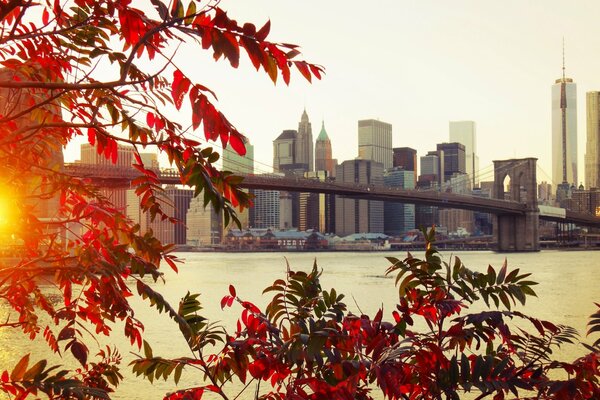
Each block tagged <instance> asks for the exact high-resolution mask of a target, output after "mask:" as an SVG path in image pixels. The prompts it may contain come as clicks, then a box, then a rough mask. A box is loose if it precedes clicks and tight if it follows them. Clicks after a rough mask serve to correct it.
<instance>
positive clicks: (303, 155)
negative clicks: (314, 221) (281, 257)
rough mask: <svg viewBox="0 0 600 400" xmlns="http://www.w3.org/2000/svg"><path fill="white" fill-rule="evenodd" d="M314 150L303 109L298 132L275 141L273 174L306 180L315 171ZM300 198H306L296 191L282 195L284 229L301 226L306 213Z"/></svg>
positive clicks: (287, 132)
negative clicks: (310, 172)
mask: <svg viewBox="0 0 600 400" xmlns="http://www.w3.org/2000/svg"><path fill="white" fill-rule="evenodd" d="M313 151H314V146H313V141H312V127H311V124H310V121H309V120H308V115H307V114H306V110H304V112H303V113H302V117H301V118H300V122H299V123H298V130H297V131H294V130H284V131H283V132H282V133H281V135H279V136H278V137H277V139H275V140H274V141H273V169H274V172H276V173H284V174H285V175H286V176H296V177H303V176H304V174H305V173H306V172H309V171H312V170H313V168H314V160H313ZM301 196H304V195H302V194H300V193H297V192H290V193H283V192H282V193H281V201H282V204H281V220H280V226H281V227H282V228H285V229H290V228H298V227H300V225H301V222H300V218H301V215H303V213H304V214H305V213H306V210H300V207H301V204H300V197H301ZM304 197H306V196H304ZM290 201H291V202H290ZM306 204H307V203H306V201H303V202H302V205H303V206H306ZM290 211H291V214H290Z"/></svg>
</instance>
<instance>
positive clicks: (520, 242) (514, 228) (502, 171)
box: [493, 158, 540, 252]
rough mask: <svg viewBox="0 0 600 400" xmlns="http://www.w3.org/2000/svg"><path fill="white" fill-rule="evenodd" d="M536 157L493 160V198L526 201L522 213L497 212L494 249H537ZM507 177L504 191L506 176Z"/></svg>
mask: <svg viewBox="0 0 600 400" xmlns="http://www.w3.org/2000/svg"><path fill="white" fill-rule="evenodd" d="M536 161H537V158H523V159H512V160H501V161H494V193H493V197H494V198H496V199H506V200H513V201H519V202H521V203H525V205H526V209H525V214H523V215H514V214H513V215H506V214H498V215H497V216H496V221H495V223H494V238H495V241H496V243H497V247H496V250H497V251H501V252H504V251H506V252H510V251H539V250H540V238H539V232H538V231H539V217H540V210H539V208H538V201H537V179H536ZM507 177H508V179H509V180H510V183H509V185H508V187H509V190H508V192H505V190H504V189H505V183H508V182H505V181H506V178H507Z"/></svg>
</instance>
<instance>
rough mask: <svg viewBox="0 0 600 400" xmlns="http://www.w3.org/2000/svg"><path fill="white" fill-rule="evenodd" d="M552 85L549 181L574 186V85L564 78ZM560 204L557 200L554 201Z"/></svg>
mask: <svg viewBox="0 0 600 400" xmlns="http://www.w3.org/2000/svg"><path fill="white" fill-rule="evenodd" d="M562 71H563V73H562V78H559V79H557V80H556V81H555V83H554V85H552V181H553V184H554V186H557V199H558V197H560V196H558V193H559V191H561V190H562V189H561V186H560V185H562V187H563V188H565V187H566V188H568V186H570V185H575V186H577V85H576V84H575V83H574V82H573V79H571V78H567V77H566V76H565V61H564V48H563V67H562ZM558 200H560V199H558Z"/></svg>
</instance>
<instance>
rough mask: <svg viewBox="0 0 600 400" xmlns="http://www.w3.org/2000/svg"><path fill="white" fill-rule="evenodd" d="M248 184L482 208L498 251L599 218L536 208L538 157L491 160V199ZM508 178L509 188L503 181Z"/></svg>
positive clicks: (306, 183)
mask: <svg viewBox="0 0 600 400" xmlns="http://www.w3.org/2000/svg"><path fill="white" fill-rule="evenodd" d="M64 171H65V173H66V174H69V175H72V176H77V177H87V178H90V179H92V180H94V181H95V182H96V183H98V184H99V185H101V186H108V187H128V186H129V185H130V183H131V181H132V180H133V179H135V178H136V177H137V176H138V175H139V172H138V171H136V170H135V169H134V168H131V167H117V166H100V165H92V164H81V163H74V164H65V169H64ZM156 173H157V175H158V176H159V178H160V181H161V182H162V183H163V184H180V183H181V177H180V173H179V172H178V171H176V170H172V169H162V170H156ZM239 175H240V176H242V177H243V178H244V179H243V181H242V183H241V185H240V186H241V187H243V188H247V189H263V190H280V191H290V192H313V193H327V194H334V195H339V196H345V197H351V198H357V199H366V200H380V201H386V202H401V203H411V204H420V205H429V206H437V207H442V208H456V209H465V210H472V211H480V212H486V213H490V214H493V215H494V216H495V222H496V223H495V224H494V236H495V239H496V242H497V249H498V250H499V251H537V250H539V234H538V227H539V220H540V219H542V220H550V221H556V222H561V223H569V224H575V225H580V226H589V227H596V228H600V217H598V216H595V215H593V214H585V213H579V212H573V211H570V210H566V209H563V208H557V207H540V206H539V205H538V201H537V181H536V159H535V158H525V159H511V160H501V161H494V190H493V194H492V198H483V197H476V196H469V195H463V194H456V193H451V192H445V191H424V190H409V189H400V188H395V187H389V186H378V185H364V184H354V183H343V182H336V181H335V180H332V181H320V180H316V179H308V178H300V177H285V176H265V175H250V174H239ZM507 176H508V177H509V178H510V186H509V188H508V192H506V191H505V188H504V181H505V178H506V177H507ZM506 198H508V199H510V200H507V199H506Z"/></svg>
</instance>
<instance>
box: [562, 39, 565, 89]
mask: <svg viewBox="0 0 600 400" xmlns="http://www.w3.org/2000/svg"><path fill="white" fill-rule="evenodd" d="M562 39H563V49H562V50H563V67H562V69H563V82H564V81H565V37H564V36H563V38H562Z"/></svg>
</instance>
